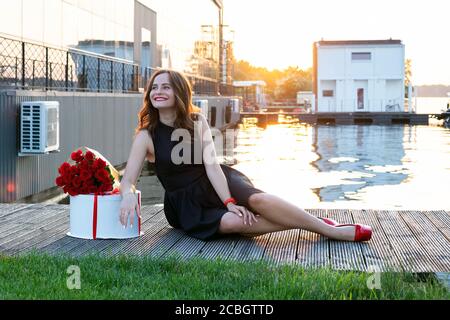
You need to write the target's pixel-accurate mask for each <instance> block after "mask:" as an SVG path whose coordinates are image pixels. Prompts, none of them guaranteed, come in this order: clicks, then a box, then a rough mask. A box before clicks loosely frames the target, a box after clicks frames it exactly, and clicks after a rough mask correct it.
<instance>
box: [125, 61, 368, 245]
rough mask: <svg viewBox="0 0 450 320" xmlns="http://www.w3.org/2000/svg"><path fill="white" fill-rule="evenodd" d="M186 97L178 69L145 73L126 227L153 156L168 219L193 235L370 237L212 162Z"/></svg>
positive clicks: (207, 134) (208, 138)
mask: <svg viewBox="0 0 450 320" xmlns="http://www.w3.org/2000/svg"><path fill="white" fill-rule="evenodd" d="M191 98H192V91H191V88H190V86H189V82H188V81H187V80H186V78H185V77H184V76H183V75H182V74H180V73H179V72H176V71H172V70H158V71H156V72H155V73H154V74H153V76H152V78H151V79H150V82H149V86H148V88H147V90H146V92H145V95H144V103H143V106H142V108H141V110H140V112H139V125H138V127H137V128H136V136H135V139H134V141H133V145H132V147H131V152H130V155H129V158H128V162H127V166H126V169H125V173H124V176H123V179H122V181H121V186H120V189H121V194H122V196H123V199H122V203H121V213H120V221H121V223H122V224H123V226H124V227H126V225H127V221H128V216H130V215H131V218H130V223H131V224H133V216H134V215H133V214H131V213H134V212H135V210H137V208H138V206H137V200H136V197H135V196H134V194H133V189H134V183H135V182H136V180H137V178H138V176H139V174H140V171H141V167H142V163H143V161H144V159H145V158H147V159H148V160H149V161H150V162H155V168H156V174H157V176H158V178H159V180H160V181H161V183H162V185H163V187H164V189H165V196H164V212H165V215H166V218H167V221H168V222H169V224H170V225H171V226H173V227H174V228H180V229H182V230H184V231H185V232H186V233H187V234H189V235H190V236H193V237H196V238H198V239H202V240H207V239H212V238H216V237H219V236H221V235H225V234H232V233H237V234H242V235H259V234H264V233H268V232H273V231H280V230H287V229H293V228H301V229H306V230H309V231H313V232H317V233H320V234H322V235H324V236H327V237H329V238H332V239H337V240H346V241H366V240H369V239H370V238H371V235H372V230H371V228H370V227H369V226H365V225H361V224H345V225H339V224H338V223H337V222H336V221H334V220H331V219H326V218H316V217H315V216H312V215H310V214H308V213H307V212H306V211H304V210H302V209H300V208H298V207H296V206H294V205H292V204H290V203H288V202H286V201H285V200H283V199H281V198H279V197H277V196H274V195H271V194H267V193H265V192H263V191H261V190H259V189H257V188H255V187H254V186H253V184H252V183H251V181H250V180H249V179H248V178H247V177H246V176H245V175H244V174H242V173H241V172H239V171H237V170H235V169H233V168H231V167H228V166H226V165H220V164H218V162H217V159H216V154H215V150H214V143H213V140H212V134H211V130H210V128H209V126H208V122H207V120H206V118H205V117H204V116H203V115H202V114H199V113H195V112H193V108H194V107H193V105H192V103H191ZM180 136H181V138H182V139H181V141H179V137H180ZM173 137H175V140H174V139H173ZM177 137H178V139H177ZM199 150H200V157H199V152H198V151H199ZM196 151H197V152H196ZM199 158H200V159H199ZM198 160H200V161H198ZM139 214H140V213H139Z"/></svg>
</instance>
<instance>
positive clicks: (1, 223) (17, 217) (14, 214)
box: [0, 204, 50, 234]
mask: <svg viewBox="0 0 450 320" xmlns="http://www.w3.org/2000/svg"><path fill="white" fill-rule="evenodd" d="M46 207H49V208H50V205H43V204H35V205H32V206H29V207H26V208H22V209H20V210H17V211H11V212H9V213H8V214H5V215H4V216H3V217H1V218H0V234H1V233H2V231H4V230H7V229H8V228H10V227H11V226H12V225H15V224H17V223H18V222H20V221H25V220H27V219H29V218H30V216H33V215H35V214H38V213H39V210H45V208H46Z"/></svg>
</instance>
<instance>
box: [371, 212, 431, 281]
mask: <svg viewBox="0 0 450 320" xmlns="http://www.w3.org/2000/svg"><path fill="white" fill-rule="evenodd" d="M376 215H377V218H378V220H379V221H380V224H381V227H382V228H383V230H384V232H385V234H386V236H387V238H388V240H389V242H390V244H391V246H392V248H393V251H394V252H395V254H396V255H397V257H398V258H399V260H400V263H401V265H402V268H403V270H404V271H406V272H428V271H430V269H432V267H431V266H430V261H429V259H428V257H427V255H426V253H425V252H424V249H423V247H422V246H421V245H420V244H419V243H418V241H417V239H416V238H415V236H414V234H413V233H412V232H411V230H410V229H409V228H408V226H407V225H406V224H405V222H404V221H403V219H402V218H401V217H400V214H399V213H398V212H397V211H389V210H379V211H377V212H376Z"/></svg>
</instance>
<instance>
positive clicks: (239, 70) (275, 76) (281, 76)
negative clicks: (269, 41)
mask: <svg viewBox="0 0 450 320" xmlns="http://www.w3.org/2000/svg"><path fill="white" fill-rule="evenodd" d="M234 80H243V81H245V80H248V81H251V80H263V81H265V82H266V88H265V91H266V93H267V94H268V95H269V96H270V97H271V98H272V99H274V98H277V99H289V98H290V99H293V98H295V97H296V95H297V91H306V90H311V88H312V68H310V69H308V70H301V69H299V68H298V67H297V66H295V67H294V66H290V67H288V68H286V69H285V70H278V69H274V70H271V71H269V70H268V69H267V68H263V67H255V66H252V65H251V64H250V63H249V62H247V61H244V60H239V61H237V62H235V64H234Z"/></svg>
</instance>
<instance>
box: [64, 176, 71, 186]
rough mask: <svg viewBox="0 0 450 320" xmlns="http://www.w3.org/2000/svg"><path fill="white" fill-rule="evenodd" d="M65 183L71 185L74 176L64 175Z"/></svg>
mask: <svg viewBox="0 0 450 320" xmlns="http://www.w3.org/2000/svg"><path fill="white" fill-rule="evenodd" d="M62 178H63V181H64V184H67V185H68V184H70V182H72V175H71V174H65V175H63V177H62Z"/></svg>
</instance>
